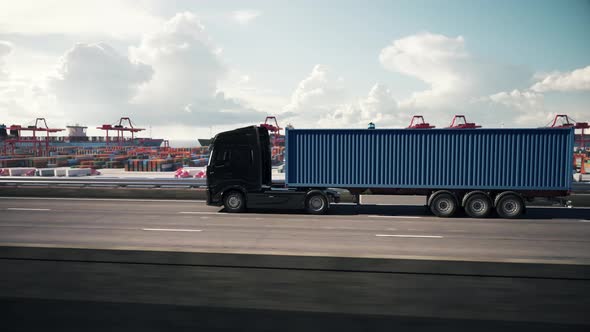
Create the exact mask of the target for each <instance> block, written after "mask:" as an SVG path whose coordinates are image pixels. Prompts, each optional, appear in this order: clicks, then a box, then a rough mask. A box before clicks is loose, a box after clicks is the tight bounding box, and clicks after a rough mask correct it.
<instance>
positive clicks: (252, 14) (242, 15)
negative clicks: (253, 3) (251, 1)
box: [231, 10, 262, 25]
mask: <svg viewBox="0 0 590 332" xmlns="http://www.w3.org/2000/svg"><path fill="white" fill-rule="evenodd" d="M260 15H262V13H261V12H260V11H259V10H236V11H234V12H232V14H231V17H232V19H233V20H235V21H236V22H238V23H239V24H243V25H246V24H248V23H250V22H252V21H253V20H255V19H256V18H258V17H259V16H260Z"/></svg>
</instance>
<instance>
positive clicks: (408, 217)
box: [368, 216, 422, 219]
mask: <svg viewBox="0 0 590 332" xmlns="http://www.w3.org/2000/svg"><path fill="white" fill-rule="evenodd" d="M368 217H369V218H399V219H421V218H422V217H417V216H368Z"/></svg>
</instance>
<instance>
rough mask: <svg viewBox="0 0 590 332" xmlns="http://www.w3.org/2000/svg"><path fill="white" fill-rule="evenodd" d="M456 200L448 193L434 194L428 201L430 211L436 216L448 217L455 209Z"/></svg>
mask: <svg viewBox="0 0 590 332" xmlns="http://www.w3.org/2000/svg"><path fill="white" fill-rule="evenodd" d="M457 206H458V204H457V200H456V199H455V197H453V195H451V194H449V193H441V194H438V195H436V196H435V197H434V198H433V199H432V201H431V202H430V211H432V213H434V215H436V216H437V217H442V218H449V217H452V216H453V215H454V214H455V211H457Z"/></svg>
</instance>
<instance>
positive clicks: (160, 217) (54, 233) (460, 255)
mask: <svg viewBox="0 0 590 332" xmlns="http://www.w3.org/2000/svg"><path fill="white" fill-rule="evenodd" d="M589 238H590V209H588V208H574V209H566V208H555V207H553V208H551V207H548V208H542V207H537V208H529V209H528V212H527V215H526V217H525V218H523V219H519V220H504V219H498V218H489V219H471V218H466V217H460V218H450V219H440V218H436V217H433V216H430V215H428V214H426V213H425V210H424V208H423V207H420V206H386V205H362V206H360V207H357V206H354V205H346V204H343V205H335V206H333V207H332V209H331V213H330V214H329V215H324V216H312V215H307V214H303V213H294V212H277V211H274V212H262V211H254V212H249V213H245V214H226V213H223V212H222V211H221V209H220V208H216V207H209V206H206V205H205V204H204V202H202V201H157V200H98V199H79V200H76V199H39V198H0V245H16V246H57V247H79V248H97V249H100V248H104V249H115V248H116V249H142V250H143V249H147V250H166V251H193V252H219V253H254V254H284V255H317V256H341V257H379V258H394V257H397V258H400V257H402V258H425V257H426V258H433V259H451V260H453V259H457V260H480V261H510V262H543V263H573V264H589V263H590V240H588V239H589Z"/></svg>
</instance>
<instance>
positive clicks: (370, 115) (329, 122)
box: [319, 83, 407, 128]
mask: <svg viewBox="0 0 590 332" xmlns="http://www.w3.org/2000/svg"><path fill="white" fill-rule="evenodd" d="M406 121H407V114H404V113H401V112H400V111H399V108H398V102H397V100H396V99H395V98H394V97H393V94H392V92H391V90H390V89H389V88H388V87H387V86H385V85H383V84H379V83H377V84H375V85H374V86H373V87H372V88H371V90H370V91H369V93H368V94H367V96H366V97H363V98H360V99H359V100H357V101H355V102H352V103H348V104H346V105H343V106H341V107H340V108H337V109H336V110H333V111H331V112H328V113H327V114H326V115H325V116H324V117H323V118H322V119H321V121H320V123H319V124H320V125H322V126H323V127H359V128H363V127H366V126H367V124H368V123H369V122H373V123H375V124H377V126H378V127H399V126H401V125H402V124H403V123H405V122H406Z"/></svg>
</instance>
